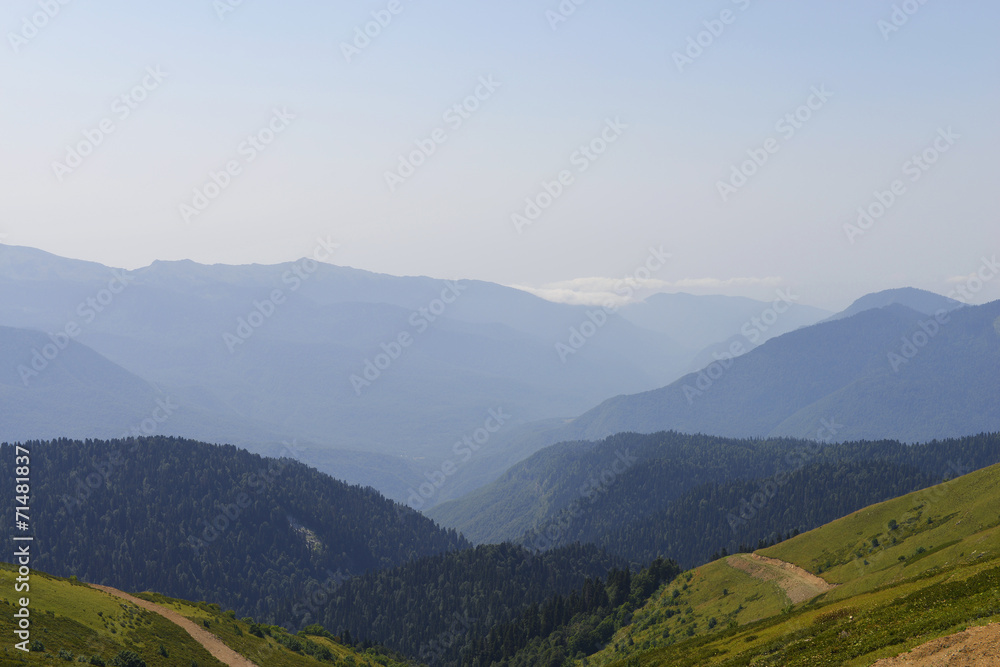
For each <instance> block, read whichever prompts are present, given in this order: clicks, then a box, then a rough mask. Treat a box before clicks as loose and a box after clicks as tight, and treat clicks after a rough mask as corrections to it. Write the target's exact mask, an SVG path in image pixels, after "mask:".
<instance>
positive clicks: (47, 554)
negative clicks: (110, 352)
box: [0, 437, 467, 622]
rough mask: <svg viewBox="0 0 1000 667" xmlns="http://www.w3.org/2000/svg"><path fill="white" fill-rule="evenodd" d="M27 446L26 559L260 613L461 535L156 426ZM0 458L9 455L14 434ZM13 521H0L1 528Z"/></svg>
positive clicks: (8, 481) (6, 480)
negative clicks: (151, 434)
mask: <svg viewBox="0 0 1000 667" xmlns="http://www.w3.org/2000/svg"><path fill="white" fill-rule="evenodd" d="M25 446H26V447H27V448H28V449H29V450H30V452H31V455H30V456H31V471H32V484H33V485H32V502H31V514H32V517H33V526H34V529H35V539H36V541H37V543H39V544H44V545H45V548H44V549H41V550H39V553H38V555H37V557H36V559H35V560H33V561H32V567H33V568H37V569H39V570H43V571H47V572H51V573H52V574H55V575H59V576H70V575H76V576H78V577H79V578H80V579H82V580H85V581H88V582H93V583H105V584H109V585H113V586H115V587H117V588H122V589H125V590H133V591H142V590H155V591H157V592H160V593H163V594H165V595H169V596H173V597H179V598H184V599H190V600H213V601H218V602H219V603H220V604H223V605H225V606H227V607H230V608H233V609H235V610H236V611H237V612H239V613H240V615H252V616H255V617H258V618H261V619H272V618H274V613H275V610H276V609H278V608H279V607H281V606H282V605H285V604H286V603H287V602H288V601H289V600H301V599H303V598H305V597H306V592H307V591H308V590H310V587H315V586H316V585H317V584H318V583H323V582H329V581H330V580H331V579H333V580H335V581H337V582H339V581H340V580H341V579H342V578H343V577H346V576H348V575H350V574H361V573H363V572H365V571H367V570H369V569H372V568H385V567H392V566H394V565H398V564H401V563H405V562H407V561H410V560H413V559H415V558H419V557H421V556H429V555H433V554H436V553H440V552H442V551H448V550H453V549H458V548H462V547H465V546H467V542H466V541H465V540H464V539H463V538H461V537H460V536H459V535H458V534H457V533H455V532H454V531H446V530H442V529H440V528H438V527H437V526H435V525H434V524H433V523H432V522H431V521H430V520H428V519H426V518H425V517H423V516H421V515H420V514H418V513H416V512H414V511H412V510H410V509H409V508H406V507H404V506H401V505H398V504H396V503H394V502H392V501H389V500H387V499H386V498H384V497H383V496H381V495H380V494H379V493H378V492H376V491H374V490H373V489H366V488H361V487H356V486H350V485H348V484H345V483H343V482H339V481H337V480H334V479H332V478H331V477H329V476H327V475H325V474H323V473H320V472H318V471H316V470H314V469H311V468H308V467H306V466H305V465H302V464H300V463H297V462H295V461H294V460H292V459H289V458H286V459H281V460H278V459H267V458H262V457H260V456H257V455H255V454H250V453H248V452H246V451H243V450H240V449H237V448H236V447H232V446H214V445H206V444H203V443H197V442H193V441H189V440H180V439H175V438H161V437H156V438H140V439H129V440H115V441H111V442H105V441H97V440H88V441H86V442H79V441H71V440H56V441H51V442H29V443H26V445H25ZM0 458H2V459H3V460H7V461H13V460H14V451H13V446H11V445H2V446H0ZM13 475H14V468H13V467H12V466H2V467H0V484H2V485H4V486H5V488H14V481H13ZM11 531H12V525H11V522H7V523H5V524H3V525H2V526H0V539H3V540H9V539H10V537H11ZM338 573H339V574H338ZM288 606H291V605H288ZM281 620H283V621H286V622H287V621H290V620H292V619H281Z"/></svg>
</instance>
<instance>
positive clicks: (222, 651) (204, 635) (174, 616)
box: [87, 584, 258, 667]
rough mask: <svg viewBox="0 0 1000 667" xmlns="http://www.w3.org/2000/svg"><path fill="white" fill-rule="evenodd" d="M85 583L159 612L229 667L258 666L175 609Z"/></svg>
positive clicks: (105, 587) (148, 609)
mask: <svg viewBox="0 0 1000 667" xmlns="http://www.w3.org/2000/svg"><path fill="white" fill-rule="evenodd" d="M87 585H88V586H90V587H91V588H96V589H98V590H101V591H104V592H105V593H108V594H110V595H114V596H115V597H117V598H121V599H122V600H126V601H128V602H131V603H132V604H134V605H135V606H137V607H142V608H143V609H145V610H147V611H151V612H153V613H154V614H159V615H160V616H162V617H163V618H165V619H167V620H168V621H170V622H171V623H173V624H175V625H178V626H180V627H181V628H182V629H183V630H184V631H186V632H187V633H188V634H189V635H191V637H193V638H194V640H195V641H196V642H198V643H199V644H201V645H202V646H204V647H205V649H206V650H207V651H208V652H209V653H211V654H212V655H213V656H214V657H215V658H217V659H218V660H221V661H222V662H224V663H226V664H227V665H229V667H258V666H257V664H256V663H253V662H250V661H249V660H247V659H246V658H244V657H243V656H242V655H240V654H239V653H237V652H236V651H234V650H233V649H231V648H229V647H228V646H226V645H225V644H223V643H222V640H221V639H219V638H218V637H216V636H215V635H213V634H212V633H211V632H208V631H207V630H205V629H204V628H202V627H199V626H198V625H197V624H195V622H194V621H191V620H189V619H187V618H184V617H183V616H181V615H180V614H178V613H177V612H176V611H173V610H171V609H167V608H166V607H161V606H160V605H158V604H153V603H152V602H147V601H146V600H140V599H139V598H137V597H134V596H132V595H129V594H128V593H123V592H122V591H120V590H118V589H117V588H111V587H110V586H99V585H97V584H87Z"/></svg>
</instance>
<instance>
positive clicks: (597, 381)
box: [0, 241, 824, 502]
mask: <svg viewBox="0 0 1000 667" xmlns="http://www.w3.org/2000/svg"><path fill="white" fill-rule="evenodd" d="M324 242H326V241H324ZM664 297H668V298H665V299H663V301H670V300H671V299H670V298H669V297H670V295H664ZM680 298H681V299H682V300H683V301H685V302H686V303H688V302H690V303H689V304H688V306H686V307H688V308H694V306H693V305H692V304H693V303H694V302H693V301H692V300H695V301H696V300H697V299H700V297H690V296H684V297H680ZM708 301H711V303H708ZM708 301H706V304H707V305H706V307H705V312H706V313H709V312H711V313H712V315H711V317H712V318H715V319H712V320H711V322H728V323H730V324H732V323H733V322H736V321H739V320H740V319H741V318H742V317H743V316H744V311H747V310H749V311H754V310H756V311H757V312H759V311H760V309H761V308H764V307H766V305H767V304H763V303H761V302H753V301H751V300H746V299H742V300H741V299H732V300H729V299H725V298H723V299H719V300H716V299H708ZM733 304H736V305H738V308H736V305H733ZM803 308H805V307H803ZM733 309H736V310H733ZM740 309H742V310H740ZM592 310H593V309H592V308H588V307H586V306H570V305H566V304H558V303H552V302H548V301H545V300H543V299H540V298H538V297H535V296H533V295H531V294H528V293H526V292H522V291H519V290H515V289H512V288H508V287H504V286H501V285H495V284H492V283H486V282H481V281H474V280H461V281H457V282H453V281H442V280H436V279H432V278H426V277H405V278H401V277H395V276H388V275H383V274H376V273H371V272H367V271H361V270H357V269H352V268H348V267H341V266H335V265H332V264H326V263H322V262H316V261H314V260H313V259H311V258H304V259H302V260H299V261H297V262H286V263H283V264H278V265H272V266H265V265H246V266H227V265H211V266H207V265H200V264H197V263H195V262H192V261H188V260H182V261H156V262H153V263H152V264H151V265H149V266H147V267H143V268H140V269H136V270H134V271H128V272H122V271H120V270H117V269H111V268H108V267H104V266H102V265H100V264H96V263H94V262H85V261H79V260H70V259H65V258H60V257H57V256H55V255H51V254H49V253H45V252H43V251H40V250H35V249H31V248H21V247H14V246H7V245H3V246H0V325H3V326H7V327H11V328H18V329H22V330H34V331H36V332H41V333H43V334H50V333H51V334H57V335H62V334H64V333H65V332H66V331H67V329H69V330H71V331H73V332H74V334H73V336H72V337H73V340H74V343H76V344H79V345H81V346H86V347H89V348H91V349H92V350H93V351H95V352H96V353H98V354H99V355H101V356H103V357H105V358H106V360H107V361H108V362H109V363H108V364H106V365H98V364H92V365H91V366H90V370H91V372H93V373H96V374H98V376H97V377H94V378H88V379H86V382H88V383H92V384H95V385H96V386H108V385H109V382H108V379H107V378H101V377H99V375H100V374H102V373H107V374H110V375H109V377H112V376H114V377H117V376H116V375H115V373H117V372H118V371H113V370H112V368H113V367H114V366H117V367H119V368H120V369H124V371H126V372H127V373H130V374H131V375H132V376H133V378H135V379H136V381H138V382H140V383H145V384H147V385H150V386H155V387H158V388H159V389H160V390H162V392H163V393H165V394H167V395H169V396H170V397H171V400H172V401H173V402H174V403H176V404H177V405H179V406H181V408H182V409H181V410H179V411H178V412H177V413H176V414H177V415H181V414H190V413H197V414H198V415H200V417H199V418H197V419H195V418H191V419H180V418H179V417H178V418H176V419H174V418H172V419H171V420H170V421H168V422H167V423H166V424H164V425H163V431H162V432H163V433H170V434H177V435H182V436H185V437H191V438H196V439H202V440H207V441H211V442H232V443H234V444H239V445H244V446H247V447H251V448H252V449H254V451H258V452H261V453H273V452H275V451H279V450H280V443H281V442H282V441H286V440H292V439H295V440H296V441H297V443H298V445H299V446H300V447H301V448H302V449H303V452H304V453H303V459H304V460H306V461H309V462H311V463H313V464H315V465H318V466H321V467H322V469H323V470H325V471H327V472H329V473H331V474H334V475H336V476H338V477H341V478H344V479H347V480H349V481H355V482H363V483H365V484H372V485H374V486H376V487H378V488H379V489H381V490H383V491H384V492H386V493H388V494H389V495H390V496H392V497H394V498H396V499H398V500H405V499H406V498H407V497H409V496H410V494H411V492H412V491H411V489H415V488H418V487H419V486H420V485H421V484H423V483H425V482H426V481H427V480H426V476H427V475H434V474H435V473H436V471H437V470H438V469H439V467H440V466H441V465H447V463H446V462H447V461H449V460H450V459H452V458H453V457H454V453H453V448H454V444H455V443H456V442H458V441H460V440H461V439H462V438H463V437H466V436H467V435H468V434H469V433H473V432H475V431H476V429H477V428H480V427H481V426H482V423H483V420H484V419H486V417H487V415H488V413H489V410H497V409H503V410H504V411H505V413H506V414H508V415H510V419H509V420H508V421H507V423H505V424H504V427H503V429H501V430H500V431H499V432H497V433H495V434H494V435H493V436H492V437H491V439H490V443H489V446H488V447H483V448H482V451H481V452H480V453H479V454H478V455H477V456H476V457H474V459H472V460H471V461H469V462H468V466H463V467H462V474H461V475H456V476H455V477H454V478H453V479H450V480H449V483H448V484H447V485H446V486H445V487H443V488H441V489H440V491H439V492H438V493H437V494H435V497H434V498H431V499H429V501H428V502H436V501H437V500H438V499H439V498H444V497H450V496H454V495H456V494H458V493H460V492H461V491H462V490H466V489H468V488H475V485H478V484H481V483H483V482H484V481H489V480H491V479H494V478H495V477H496V476H497V475H498V474H499V473H500V472H502V470H503V469H505V468H506V467H507V466H509V465H510V464H511V463H513V462H514V461H515V460H517V459H519V458H523V456H526V455H529V454H530V453H532V452H533V451H535V449H537V447H538V446H540V445H538V444H537V442H536V441H535V440H534V439H532V438H529V437H526V435H525V434H526V433H532V432H534V431H535V430H537V428H538V426H537V425H538V424H539V423H544V421H545V420H552V419H565V418H567V417H571V416H573V415H577V414H580V413H581V412H582V411H583V410H586V409H588V408H590V407H592V406H594V405H596V404H598V403H599V402H600V401H602V400H604V399H606V398H607V397H608V396H614V395H617V394H622V393H632V392H635V391H641V390H644V389H652V388H654V387H658V386H662V385H664V384H665V383H667V382H669V381H671V380H673V379H675V378H677V377H679V376H680V375H681V374H682V373H683V372H684V370H685V369H686V368H687V367H688V365H689V364H690V363H691V359H692V358H693V356H692V355H694V354H696V353H697V349H689V348H687V347H685V346H683V345H680V344H677V343H674V342H673V341H672V339H671V336H670V335H668V334H666V333H663V331H661V330H659V328H669V329H671V330H672V331H675V333H676V331H677V330H680V329H683V328H684V327H687V326H694V325H695V323H694V322H693V321H691V320H690V319H682V320H676V318H675V320H674V321H673V322H668V323H667V324H664V323H663V322H662V317H661V320H660V321H659V324H657V327H658V329H655V330H652V329H647V328H644V327H641V326H639V325H637V324H636V323H635V322H633V321H631V320H630V319H629V317H627V316H626V311H628V310H629V309H620V312H615V313H610V314H607V318H606V319H601V322H602V324H601V326H600V327H599V328H595V330H596V332H595V333H594V335H593V336H591V337H588V338H586V340H585V344H583V345H582V346H580V347H579V349H577V350H575V352H574V354H572V355H569V356H568V357H566V358H560V355H559V354H557V345H558V344H560V343H565V341H567V340H570V339H571V336H572V335H573V333H572V332H573V331H579V329H580V328H581V327H582V326H583V325H584V324H592V322H591V314H592V313H591V311H592ZM730 310H733V312H729V311H730ZM814 311H815V309H814V310H813V311H809V314H808V317H810V318H819V317H821V316H822V315H823V314H824V313H822V312H820V311H815V312H814ZM629 312H630V311H629ZM692 312H694V311H692ZM662 315H663V312H659V314H658V315H657V317H660V316H662ZM706 317H707V315H706ZM661 325H662V326H661ZM668 325H669V326H668ZM726 326H729V325H728V324H727V325H726ZM732 326H734V327H736V326H737V325H735V324H733V325H732ZM709 328H710V329H714V325H713V326H711V327H709ZM725 335H727V332H725V331H722V332H720V333H719V334H718V336H719V337H725ZM700 336H701V334H700V333H699V334H698V337H700ZM74 349H76V345H74ZM30 350H31V347H27V348H24V349H23V350H22V349H14V348H12V347H0V365H7V364H9V363H13V364H14V365H15V367H16V366H17V365H19V364H21V363H22V362H21V361H20V360H21V358H22V357H23V356H24V355H23V352H28V353H30ZM3 391H5V392H6V395H7V396H8V397H9V398H10V400H11V401H17V403H18V405H20V406H22V407H23V409H22V410H18V411H12V412H10V413H8V414H5V415H4V422H2V423H0V426H5V427H6V428H7V429H8V430H6V431H2V430H0V439H3V438H4V437H6V438H8V439H14V438H15V437H16V438H22V437H38V436H39V435H40V434H39V433H35V432H33V430H32V429H34V428H36V426H35V425H36V424H38V423H44V425H45V430H44V434H45V435H46V436H50V437H56V436H72V437H104V438H110V437H117V436H119V435H120V434H121V433H123V432H125V431H124V430H123V426H122V422H123V421H128V420H126V419H124V418H120V417H117V416H116V417H111V416H109V415H110V414H111V413H116V410H115V409H113V406H114V404H115V402H116V399H112V398H109V399H108V400H107V401H106V403H107V405H105V406H104V407H103V408H102V409H101V410H97V411H94V412H92V413H91V414H90V415H89V416H88V417H87V419H83V420H82V421H81V419H80V418H78V417H74V416H72V415H71V414H69V413H71V412H72V410H71V409H70V408H69V407H67V406H71V405H73V404H74V402H76V403H79V402H81V401H82V402H86V401H85V399H86V398H87V397H86V396H84V395H80V396H78V397H77V398H73V399H70V398H69V394H67V395H66V396H67V399H66V400H61V401H47V400H40V395H38V394H33V393H32V392H30V391H25V389H24V388H23V387H22V386H21V385H19V384H18V383H17V382H14V383H12V384H9V385H7V386H6V387H4V389H3ZM142 391H145V390H141V391H139V393H140V394H141V393H142ZM133 398H134V397H123V398H121V401H123V402H125V403H128V402H129V401H132V400H133ZM11 404H13V403H11ZM64 411H65V412H67V414H63V412H64ZM120 412H121V413H122V414H123V415H124V414H128V415H134V414H135V411H134V410H122V411H120ZM23 415H35V417H24V416H23ZM129 419H132V417H131V416H130V417H129ZM366 452H367V453H370V454H371V456H370V458H369V459H368V460H362V459H363V457H362V456H360V454H361V453H366ZM453 463H454V462H453ZM463 463H464V462H463Z"/></svg>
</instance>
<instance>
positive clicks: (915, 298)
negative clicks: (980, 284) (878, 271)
mask: <svg viewBox="0 0 1000 667" xmlns="http://www.w3.org/2000/svg"><path fill="white" fill-rule="evenodd" d="M893 304H899V305H901V306H906V307H907V308H909V309H910V310H915V311H917V312H918V313H923V314H924V315H933V314H934V313H937V312H938V311H942V310H943V311H945V312H947V311H951V310H955V309H956V308H961V307H962V302H961V301H956V300H955V299H951V298H948V297H946V296H941V295H940V294H935V293H934V292H928V291H926V290H921V289H916V288H915V287H900V288H898V289H889V290H884V291H882V292H873V293H872V294H866V295H865V296H863V297H861V298H860V299H858V300H856V301H855V302H854V303H852V304H851V305H850V306H848V307H847V308H845V309H844V310H842V311H841V312H839V313H837V314H836V315H834V316H832V317H829V318H827V319H826V320H824V321H825V322H831V321H833V320H842V319H844V318H847V317H853V316H854V315H857V314H858V313H862V312H864V311H866V310H873V309H875V308H885V307H886V306H891V305H893Z"/></svg>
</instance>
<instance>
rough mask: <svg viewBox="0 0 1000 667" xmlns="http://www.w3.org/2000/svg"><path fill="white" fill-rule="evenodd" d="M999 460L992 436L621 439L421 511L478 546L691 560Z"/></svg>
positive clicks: (578, 446)
mask: <svg viewBox="0 0 1000 667" xmlns="http://www.w3.org/2000/svg"><path fill="white" fill-rule="evenodd" d="M997 462H1000V436H997V435H996V434H983V435H978V436H970V437H965V438H958V439H950V440H941V441H935V442H931V443H926V444H921V445H906V444H903V443H900V442H897V441H875V442H872V441H862V442H849V443H841V444H826V445H824V444H822V443H817V442H814V441H803V440H792V439H771V440H757V439H743V440H735V439H728V438H717V437H711V436H704V435H686V434H681V433H676V432H664V433H655V434H651V435H640V434H636V433H620V434H617V435H614V436H611V437H609V438H606V439H605V440H603V441H601V442H597V443H591V442H584V443H561V444H559V445H555V446H552V447H548V448H545V449H543V450H542V451H540V452H539V453H538V454H536V455H534V456H532V457H530V458H529V459H527V460H525V461H523V462H521V463H519V464H517V465H515V466H513V467H512V468H511V469H510V470H509V471H508V472H507V473H505V474H504V475H503V476H502V477H501V478H500V479H498V480H497V481H496V482H494V483H492V484H490V485H487V486H485V487H483V488H482V489H479V490H478V491H476V492H475V493H473V494H470V495H469V496H467V497H465V498H462V499H459V500H457V501H451V502H448V503H444V504H442V505H440V506H438V507H435V508H432V509H430V510H428V511H427V515H428V516H430V517H432V518H434V519H435V520H437V521H440V522H441V523H442V524H443V525H448V526H451V527H454V528H457V529H459V530H461V531H462V532H463V533H464V534H465V535H467V536H468V537H469V538H470V539H472V540H473V541H475V542H498V541H501V540H515V541H521V542H523V543H525V544H526V545H527V546H530V547H534V548H542V549H544V548H549V547H551V546H555V545H560V544H570V543H573V542H575V541H581V542H593V543H597V544H600V545H601V546H603V547H604V548H605V549H607V550H609V551H611V552H612V553H616V554H618V555H620V556H622V557H624V558H626V559H629V560H631V561H634V562H649V561H650V560H652V559H653V558H655V557H657V556H663V557H669V558H673V559H675V560H677V561H679V562H681V563H682V564H692V563H697V562H702V561H703V560H704V559H706V558H707V557H708V556H709V555H710V554H711V553H713V552H714V551H719V550H720V549H723V548H726V549H729V550H730V551H732V550H735V549H736V548H737V547H738V546H739V545H740V544H756V543H757V541H758V540H759V539H762V538H763V539H773V538H774V536H775V535H784V534H786V533H787V532H789V531H791V530H793V529H798V530H804V529H807V528H810V527H813V526H816V525H819V524H821V523H823V522H824V521H827V520H829V519H831V518H834V517H836V516H839V514H838V513H837V512H838V511H839V512H841V513H842V512H846V511H850V510H851V509H854V508H857V507H861V506H863V505H865V504H869V503H871V502H876V501H878V500H882V499H885V498H889V497H892V496H893V495H898V494H900V493H905V492H907V491H909V490H912V489H914V488H920V487H921V486H925V485H927V484H930V483H933V482H935V481H938V480H940V479H942V478H944V477H946V476H954V475H956V474H964V473H965V472H968V471H970V470H975V469H978V468H981V467H984V466H988V465H992V464H994V463H997ZM759 494H763V496H762V497H763V498H764V499H763V500H761V501H758V495H759ZM750 500H754V502H756V503H757V505H753V504H751V503H750V502H749V501H750Z"/></svg>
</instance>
